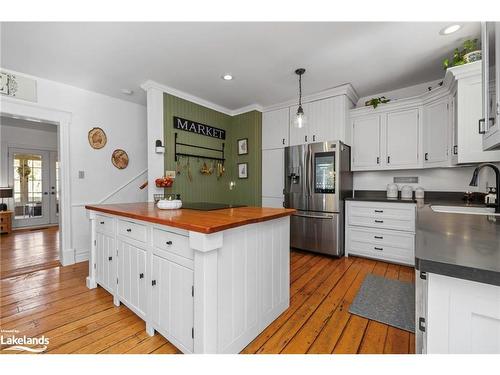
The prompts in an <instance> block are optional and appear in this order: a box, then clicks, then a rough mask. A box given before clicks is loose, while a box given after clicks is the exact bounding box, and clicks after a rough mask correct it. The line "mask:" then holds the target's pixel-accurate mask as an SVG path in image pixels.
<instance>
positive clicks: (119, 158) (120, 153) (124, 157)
mask: <svg viewBox="0 0 500 375" xmlns="http://www.w3.org/2000/svg"><path fill="white" fill-rule="evenodd" d="M111 162H112V163H113V165H114V166H115V167H116V168H118V169H125V168H127V165H128V154H127V153H126V152H125V150H122V149H117V150H115V151H113V155H111Z"/></svg>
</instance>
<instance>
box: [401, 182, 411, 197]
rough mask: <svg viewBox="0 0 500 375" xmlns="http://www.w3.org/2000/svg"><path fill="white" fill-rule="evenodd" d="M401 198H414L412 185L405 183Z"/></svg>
mask: <svg viewBox="0 0 500 375" xmlns="http://www.w3.org/2000/svg"><path fill="white" fill-rule="evenodd" d="M401 198H402V199H412V198H413V189H412V187H411V186H410V185H404V186H403V187H402V188H401Z"/></svg>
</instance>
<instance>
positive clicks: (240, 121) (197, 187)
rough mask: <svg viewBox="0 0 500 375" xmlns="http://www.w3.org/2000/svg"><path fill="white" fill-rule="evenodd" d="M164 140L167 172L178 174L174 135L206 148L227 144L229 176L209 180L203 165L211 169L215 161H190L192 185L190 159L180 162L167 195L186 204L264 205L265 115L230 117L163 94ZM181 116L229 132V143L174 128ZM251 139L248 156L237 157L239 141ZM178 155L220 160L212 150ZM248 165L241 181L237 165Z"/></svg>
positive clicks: (249, 113) (227, 139)
mask: <svg viewBox="0 0 500 375" xmlns="http://www.w3.org/2000/svg"><path fill="white" fill-rule="evenodd" d="M163 108H164V136H165V140H164V141H165V147H166V150H165V168H164V169H165V170H176V168H177V163H176V162H175V157H174V143H175V140H174V133H175V132H177V134H178V138H177V139H178V142H182V143H189V144H196V145H200V146H205V147H213V148H221V146H222V143H223V142H224V143H225V158H226V163H225V168H226V172H225V174H224V176H222V177H221V178H220V179H219V180H217V177H216V173H215V172H214V174H212V175H210V176H206V175H203V174H201V173H200V169H201V167H202V166H203V163H204V162H206V163H207V165H208V166H209V167H210V164H211V163H212V161H210V160H206V159H201V158H200V159H197V158H193V157H191V158H189V168H190V170H191V176H192V181H190V180H189V178H188V173H187V164H188V158H185V157H183V158H181V159H180V167H181V173H180V174H179V175H177V176H176V179H175V182H174V185H173V187H172V188H168V189H166V192H167V193H178V194H181V196H182V200H183V201H186V202H201V201H203V202H220V203H231V204H245V205H249V206H250V205H251V206H260V205H261V131H262V114H261V113H260V112H258V111H252V112H248V113H243V114H241V115H238V116H234V117H232V116H228V115H226V114H224V113H221V112H217V111H214V110H212V109H209V108H206V107H203V106H201V105H198V104H195V103H192V102H189V101H187V100H184V99H181V98H178V97H176V96H172V95H169V94H164V96H163ZM174 116H178V117H182V118H185V119H188V120H192V121H196V122H200V123H203V124H207V125H211V126H214V127H217V128H221V129H224V130H226V139H225V140H220V139H216V138H210V137H206V136H203V135H199V134H194V133H189V132H186V131H181V130H175V129H174V128H173V117H174ZM240 138H248V145H249V154H248V155H242V156H238V155H237V146H236V141H237V139H240ZM177 151H178V152H186V153H192V154H201V155H210V156H219V154H218V153H216V152H212V151H209V150H203V149H195V148H190V147H184V146H178V150H177ZM241 162H248V166H249V171H248V177H249V178H248V179H245V180H244V179H241V180H240V179H238V172H237V164H238V163H241ZM230 181H235V182H236V186H235V187H234V188H233V190H230V189H229V183H230Z"/></svg>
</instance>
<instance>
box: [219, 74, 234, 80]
mask: <svg viewBox="0 0 500 375" xmlns="http://www.w3.org/2000/svg"><path fill="white" fill-rule="evenodd" d="M222 79H223V80H224V81H230V80H232V79H233V76H232V75H231V74H229V73H226V74H224V75H223V76H222Z"/></svg>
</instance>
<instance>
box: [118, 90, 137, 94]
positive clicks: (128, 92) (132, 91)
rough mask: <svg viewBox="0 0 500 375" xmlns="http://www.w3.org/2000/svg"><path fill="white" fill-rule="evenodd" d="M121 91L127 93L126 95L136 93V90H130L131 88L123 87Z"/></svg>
mask: <svg viewBox="0 0 500 375" xmlns="http://www.w3.org/2000/svg"><path fill="white" fill-rule="evenodd" d="M120 91H121V92H122V94H125V95H132V94H133V93H134V90H130V89H121V90H120Z"/></svg>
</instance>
